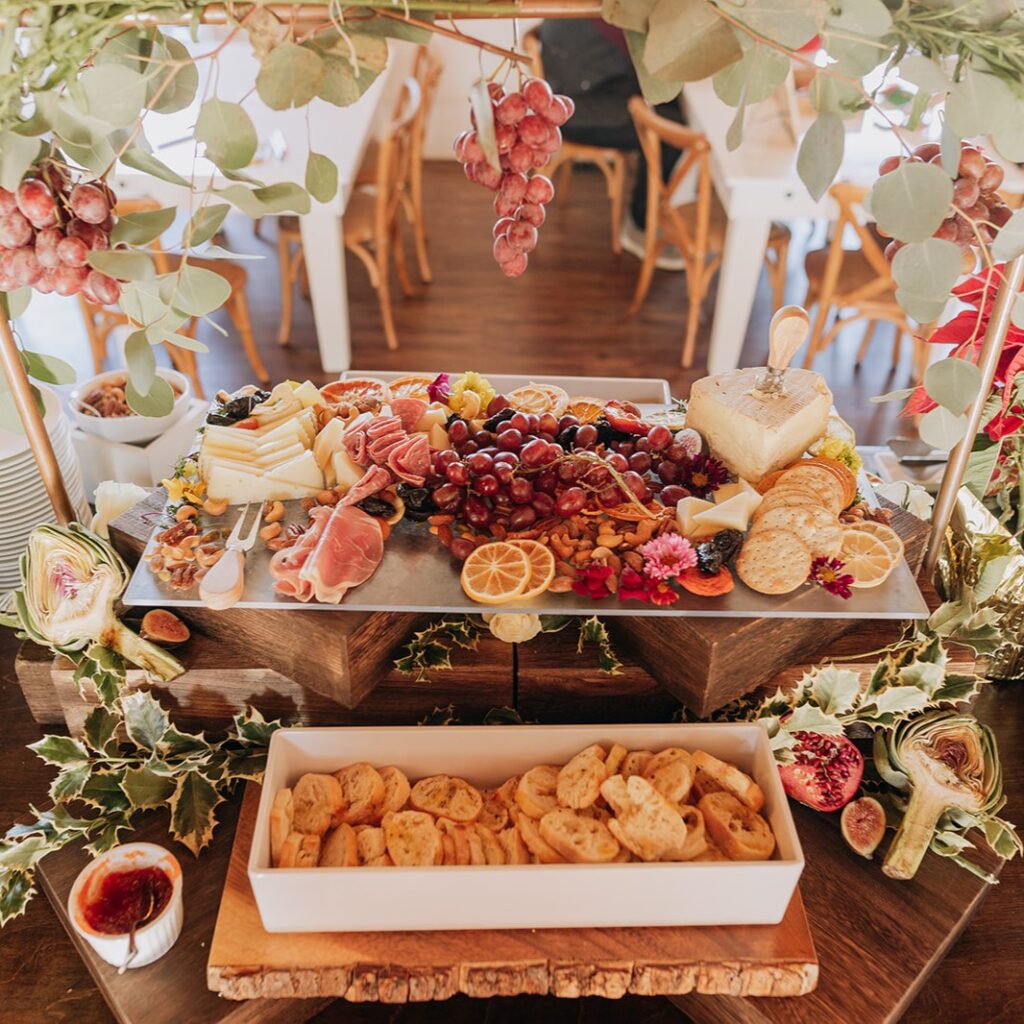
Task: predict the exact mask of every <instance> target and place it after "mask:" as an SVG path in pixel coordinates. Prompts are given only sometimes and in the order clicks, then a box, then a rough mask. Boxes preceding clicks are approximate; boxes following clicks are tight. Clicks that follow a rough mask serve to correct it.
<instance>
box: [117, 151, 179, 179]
mask: <svg viewBox="0 0 1024 1024" xmlns="http://www.w3.org/2000/svg"><path fill="white" fill-rule="evenodd" d="M121 163H123V164H125V165H127V166H128V167H132V168H134V169H135V170H136V171H142V173H143V174H149V175H151V176H152V177H154V178H159V179H160V180H161V181H167V182H170V183H171V184H172V185H180V186H181V187H182V188H188V187H189V184H188V181H186V180H185V179H184V178H183V177H182V176H181V175H180V174H178V172H177V171H174V170H171V168H170V167H168V166H167V164H165V163H164V162H163V161H162V160H158V159H157V158H156V157H155V156H153V154H152V153H147V152H146V151H145V150H144V149H141V148H140V147H138V146H133V147H132V148H130V149H129V150H127V151H126V152H125V153H123V154H122V155H121Z"/></svg>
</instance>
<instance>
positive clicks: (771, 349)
mask: <svg viewBox="0 0 1024 1024" xmlns="http://www.w3.org/2000/svg"><path fill="white" fill-rule="evenodd" d="M810 329H811V318H810V317H809V316H808V315H807V310H806V309H804V308H803V307H802V306H782V307H781V308H780V309H778V310H776V311H775V315H774V316H773V317H772V322H771V326H770V327H769V328H768V367H769V369H772V370H785V369H786V367H788V366H789V363H790V360H791V359H792V358H793V356H795V355H796V353H797V350H798V349H799V348H800V346H801V345H802V344H803V343H804V341H806V339H807V334H808V332H809V331H810Z"/></svg>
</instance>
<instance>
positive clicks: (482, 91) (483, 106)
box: [469, 78, 501, 171]
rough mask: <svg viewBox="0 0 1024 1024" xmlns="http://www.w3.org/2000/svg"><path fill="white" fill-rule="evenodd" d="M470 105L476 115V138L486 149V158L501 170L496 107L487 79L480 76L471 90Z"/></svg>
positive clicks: (481, 146)
mask: <svg viewBox="0 0 1024 1024" xmlns="http://www.w3.org/2000/svg"><path fill="white" fill-rule="evenodd" d="M469 105H470V107H472V109H473V113H474V115H476V139H477V142H479V143H480V148H481V149H482V150H483V151H484V159H485V160H486V161H487V163H489V164H490V165H491V167H493V168H494V169H495V170H496V171H498V170H501V164H500V162H499V159H498V142H497V139H496V138H495V134H494V108H493V107H492V106H491V95H490V93H489V92H488V90H487V81H486V79H483V78H480V79H478V80H477V81H476V82H474V83H473V88H472V89H470V91H469Z"/></svg>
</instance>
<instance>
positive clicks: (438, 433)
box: [427, 423, 452, 451]
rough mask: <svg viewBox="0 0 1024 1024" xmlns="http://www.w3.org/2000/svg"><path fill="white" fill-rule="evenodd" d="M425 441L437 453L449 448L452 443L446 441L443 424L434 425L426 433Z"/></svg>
mask: <svg viewBox="0 0 1024 1024" xmlns="http://www.w3.org/2000/svg"><path fill="white" fill-rule="evenodd" d="M427 440H428V442H429V443H430V447H431V448H434V449H436V450H437V451H443V450H444V449H445V448H451V446H452V443H451V441H449V440H448V431H447V430H445V429H444V424H443V423H435V424H433V425H432V426H431V428H430V430H428V431H427Z"/></svg>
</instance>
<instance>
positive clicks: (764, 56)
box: [711, 41, 789, 107]
mask: <svg viewBox="0 0 1024 1024" xmlns="http://www.w3.org/2000/svg"><path fill="white" fill-rule="evenodd" d="M788 73H789V61H788V60H786V58H785V57H783V56H782V54H780V53H777V52H776V51H775V50H772V49H769V48H768V47H767V46H765V45H764V44H763V43H759V42H756V41H755V42H754V43H753V44H751V45H750V46H749V47H747V48H746V50H745V52H744V54H743V56H742V57H741V58H740V59H739V60H738V61H736V62H735V63H734V64H730V65H729V66H728V67H726V68H723V69H722V70H721V71H719V72H718V73H717V74H716V75H715V76H714V77H713V78H712V80H711V84H712V86H713V87H714V90H715V95H716V96H717V97H718V98H719V99H720V100H721V101H722V102H723V103H728V104H729V106H730V107H735V106H738V105H739V103H740V98H741V97H742V98H743V100H744V102H746V103H760V102H761V101H762V100H766V99H768V97H769V96H771V95H772V93H774V92H775V90H776V89H778V87H779V86H780V85H781V84H782V83H783V82H784V81H785V80H786V75H787V74H788Z"/></svg>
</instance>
